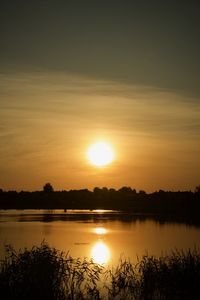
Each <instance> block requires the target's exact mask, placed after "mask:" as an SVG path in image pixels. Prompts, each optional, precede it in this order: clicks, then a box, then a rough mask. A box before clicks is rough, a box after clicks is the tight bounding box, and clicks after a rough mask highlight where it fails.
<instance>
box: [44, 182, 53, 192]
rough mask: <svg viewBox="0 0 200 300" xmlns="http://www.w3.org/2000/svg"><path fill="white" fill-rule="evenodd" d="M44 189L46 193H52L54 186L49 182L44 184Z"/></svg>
mask: <svg viewBox="0 0 200 300" xmlns="http://www.w3.org/2000/svg"><path fill="white" fill-rule="evenodd" d="M43 191H44V192H46V193H50V192H53V191H54V189H53V186H52V185H51V183H49V182H47V183H46V184H45V185H44V186H43Z"/></svg>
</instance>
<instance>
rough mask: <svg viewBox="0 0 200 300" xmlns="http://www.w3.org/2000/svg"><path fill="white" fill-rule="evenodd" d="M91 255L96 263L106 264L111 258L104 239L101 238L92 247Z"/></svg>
mask: <svg viewBox="0 0 200 300" xmlns="http://www.w3.org/2000/svg"><path fill="white" fill-rule="evenodd" d="M91 257H92V259H93V260H94V262H95V263H98V264H105V263H107V262H108V261H109V259H110V250H109V248H108V246H107V245H106V244H105V243H104V242H103V241H101V240H99V241H97V242H96V243H95V244H94V246H93V247H92V251H91Z"/></svg>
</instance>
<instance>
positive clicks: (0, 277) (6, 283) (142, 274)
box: [0, 243, 200, 300]
mask: <svg viewBox="0 0 200 300" xmlns="http://www.w3.org/2000/svg"><path fill="white" fill-rule="evenodd" d="M0 295H3V298H2V297H1V299H4V300H7V299H9V300H11V299H12V300H14V299H16V300H24V299H26V300H32V299H34V300H35V299H38V300H39V299H48V300H63V299H69V300H76V299H88V300H89V299H94V300H100V299H109V300H111V299H116V300H117V299H126V300H128V299H137V300H142V299H200V251H199V250H198V249H194V250H192V251H187V252H183V251H181V252H179V251H174V252H172V253H171V254H170V255H169V256H163V257H160V258H156V257H153V256H148V255H146V256H143V257H142V259H141V260H139V261H138V263H137V264H131V263H130V262H129V261H126V260H125V261H120V262H119V264H118V266H117V267H116V268H114V269H106V268H104V267H102V266H100V265H98V264H96V263H94V262H93V261H92V260H87V259H83V260H80V259H73V258H72V257H71V256H70V255H69V253H67V254H65V253H63V252H61V251H59V250H57V249H55V248H52V247H50V246H49V245H48V244H46V243H42V244H41V245H40V246H37V247H36V246H34V247H33V248H32V249H30V250H28V249H24V250H21V251H19V252H16V251H15V249H14V248H12V247H11V246H6V256H5V258H4V259H3V260H2V261H1V263H0Z"/></svg>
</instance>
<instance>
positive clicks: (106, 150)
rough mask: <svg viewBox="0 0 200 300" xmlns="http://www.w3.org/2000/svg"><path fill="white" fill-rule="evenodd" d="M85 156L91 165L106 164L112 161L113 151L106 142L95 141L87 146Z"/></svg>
mask: <svg viewBox="0 0 200 300" xmlns="http://www.w3.org/2000/svg"><path fill="white" fill-rule="evenodd" d="M87 157H88V160H89V162H90V163H91V164H92V165H95V166H97V167H101V166H105V165H108V164H110V163H111V162H112V161H113V159H114V153H113V149H112V147H111V146H110V145H109V144H108V143H105V142H97V143H95V144H92V145H91V146H90V147H89V149H88V151H87Z"/></svg>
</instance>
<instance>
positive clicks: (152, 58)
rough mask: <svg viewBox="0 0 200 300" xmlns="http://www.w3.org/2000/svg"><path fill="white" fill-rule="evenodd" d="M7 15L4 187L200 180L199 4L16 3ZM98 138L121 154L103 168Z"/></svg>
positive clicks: (2, 96) (1, 81) (0, 63)
mask: <svg viewBox="0 0 200 300" xmlns="http://www.w3.org/2000/svg"><path fill="white" fill-rule="evenodd" d="M0 16H1V17H0V36H1V47H0V188H3V189H5V190H8V189H14V190H15V189H17V190H41V189H42V187H43V185H44V184H45V183H46V182H51V183H52V185H53V186H54V187H55V189H79V188H89V189H93V187H95V186H100V187H102V186H108V187H114V188H120V187H121V186H123V185H126V186H131V187H133V188H136V189H137V190H139V189H144V190H146V191H155V190H159V189H164V190H169V189H170V190H179V189H180V190H190V189H191V190H194V188H195V186H196V185H198V184H200V138H199V137H200V84H199V78H200V59H199V53H200V34H199V28H200V2H198V1H193V0H191V1H181V0H180V1H158V0H151V1H136V0H130V1H128V0H127V1H121V0H109V1H108V0H101V1H97V0H96V1H95V0H93V1H90V0H84V1H83V0H76V1H66V0H59V1H51V0H48V1H41V0H34V1H27V0H20V1H18V0H13V1H2V3H1V9H0ZM99 139H101V140H106V141H107V142H109V143H111V144H112V146H113V148H114V151H115V153H116V159H115V160H114V161H113V163H112V164H110V165H109V166H107V167H105V168H99V169H98V168H96V167H94V166H92V165H91V164H89V163H88V160H87V158H86V152H87V149H88V147H89V146H90V145H91V144H92V143H94V142H95V141H96V140H99Z"/></svg>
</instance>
